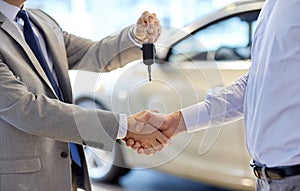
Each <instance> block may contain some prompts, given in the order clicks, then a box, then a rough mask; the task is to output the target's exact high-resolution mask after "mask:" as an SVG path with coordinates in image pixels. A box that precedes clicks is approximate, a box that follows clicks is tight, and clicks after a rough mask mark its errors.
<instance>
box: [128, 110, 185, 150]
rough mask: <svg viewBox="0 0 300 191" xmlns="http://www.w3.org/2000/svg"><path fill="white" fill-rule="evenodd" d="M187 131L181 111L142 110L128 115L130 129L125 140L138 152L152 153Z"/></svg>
mask: <svg viewBox="0 0 300 191" xmlns="http://www.w3.org/2000/svg"><path fill="white" fill-rule="evenodd" d="M185 131H186V126H185V124H184V121H183V118H182V115H181V112H180V111H176V112H173V113H171V114H167V115H166V114H162V113H158V112H157V111H142V112H139V113H137V114H134V115H132V116H130V117H128V131H127V135H126V137H125V138H123V141H125V142H126V145H127V146H128V147H131V148H132V149H133V150H134V151H137V153H138V154H146V155H152V154H154V153H156V152H157V151H161V150H162V149H163V147H164V146H165V145H167V144H169V143H170V140H171V138H172V137H173V136H175V135H177V134H178V133H181V132H185Z"/></svg>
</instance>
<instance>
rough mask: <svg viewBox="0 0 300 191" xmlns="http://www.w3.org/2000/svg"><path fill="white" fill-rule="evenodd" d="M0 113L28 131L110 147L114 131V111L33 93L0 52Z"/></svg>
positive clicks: (95, 145)
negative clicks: (69, 102)
mask: <svg viewBox="0 0 300 191" xmlns="http://www.w3.org/2000/svg"><path fill="white" fill-rule="evenodd" d="M0 92H1V99H0V117H1V119H2V120H4V121H6V123H8V124H10V125H12V126H14V127H15V128H17V129H19V130H21V131H23V132H26V133H28V134H31V135H38V136H44V137H49V138H53V139H56V140H59V141H63V142H75V143H78V144H87V145H89V146H93V147H98V148H101V149H104V150H111V149H112V146H113V143H114V142H115V140H116V136H117V131H118V125H119V123H118V120H119V119H118V115H117V114H115V113H112V112H106V111H102V110H87V109H82V108H80V107H77V106H76V105H72V104H66V103H62V102H60V101H58V100H56V99H50V98H49V97H47V96H45V95H42V94H33V93H31V92H30V91H28V87H27V86H26V84H24V83H23V82H22V81H20V80H19V79H18V76H15V75H14V74H13V72H12V71H11V70H10V68H9V67H8V66H7V65H6V64H5V63H4V60H3V59H2V58H1V55H0Z"/></svg>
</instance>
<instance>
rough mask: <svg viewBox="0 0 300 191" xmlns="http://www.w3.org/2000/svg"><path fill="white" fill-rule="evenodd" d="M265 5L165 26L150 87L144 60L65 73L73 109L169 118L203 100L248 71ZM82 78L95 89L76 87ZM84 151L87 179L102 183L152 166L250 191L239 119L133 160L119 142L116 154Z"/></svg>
mask: <svg viewBox="0 0 300 191" xmlns="http://www.w3.org/2000/svg"><path fill="white" fill-rule="evenodd" d="M263 4H264V1H241V2H237V3H233V4H230V5H228V6H226V7H224V8H223V9H220V10H218V11H216V12H214V13H213V14H210V15H208V16H207V17H205V18H201V19H199V20H197V21H195V22H194V23H192V24H191V25H189V26H187V27H185V28H183V29H180V30H179V29H172V28H170V27H165V28H166V29H165V30H164V31H166V32H164V33H163V34H162V37H161V38H160V41H159V42H157V43H156V48H157V59H156V63H155V64H153V65H152V77H153V79H152V81H151V82H149V81H148V73H147V67H146V66H145V65H144V64H143V63H142V60H138V61H134V62H132V63H130V64H128V65H127V66H125V67H124V68H122V69H118V70H116V71H112V72H109V73H105V74H96V73H90V72H74V71H73V72H70V75H71V77H72V78H73V79H76V80H75V82H73V86H74V94H75V98H76V103H77V104H78V105H80V106H83V107H88V108H91V107H92V108H101V109H105V110H110V111H114V112H119V113H125V114H127V115H131V114H134V113H136V112H139V111H141V110H145V109H158V110H159V111H160V112H162V113H170V112H172V111H175V110H178V109H180V108H183V107H186V106H189V105H192V104H195V103H197V102H199V101H202V100H203V99H204V98H205V96H207V95H209V94H214V93H217V92H218V90H219V89H220V88H222V87H224V86H226V85H227V84H229V83H231V82H232V81H234V80H235V79H237V78H238V77H240V76H241V75H242V74H245V73H246V72H247V71H248V69H249V67H250V64H251V62H250V49H251V42H252V36H253V31H254V28H255V25H256V20H257V17H258V15H259V12H260V10H261V8H262V6H263ZM75 75H76V76H75ZM86 79H89V82H91V83H89V84H92V85H89V86H86V85H81V83H80V82H82V81H85V82H86ZM85 151H86V156H87V159H88V163H89V171H90V175H91V177H92V178H93V179H95V180H99V181H113V180H116V179H117V178H119V177H120V176H122V175H124V174H126V173H127V172H128V171H129V169H132V168H155V169H157V170H160V171H164V172H167V173H171V174H175V175H178V176H182V177H185V178H189V179H193V180H197V181H200V182H204V183H208V184H212V185H216V186H220V187H225V188H233V189H238V190H254V185H255V178H254V176H253V174H252V172H251V169H250V167H249V159H250V157H249V155H248V153H247V150H246V148H245V144H244V129H243V121H242V120H239V121H236V122H233V123H231V124H229V125H223V124H221V123H220V124H217V125H215V127H214V128H210V129H207V130H202V131H199V132H196V133H190V134H181V135H179V136H177V137H175V138H174V139H173V140H172V144H171V145H170V146H167V147H165V148H164V150H163V151H162V152H160V153H158V154H156V155H153V156H151V157H147V156H138V155H137V154H136V153H135V152H133V151H131V150H130V149H128V148H126V146H124V145H123V144H121V143H120V142H118V143H116V146H115V149H114V151H113V152H104V151H101V150H97V149H93V148H89V147H86V149H85Z"/></svg>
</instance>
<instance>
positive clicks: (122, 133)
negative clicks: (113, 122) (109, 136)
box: [117, 114, 128, 139]
mask: <svg viewBox="0 0 300 191" xmlns="http://www.w3.org/2000/svg"><path fill="white" fill-rule="evenodd" d="M127 129H128V122H127V115H126V114H120V121H119V130H118V135H117V139H123V138H124V137H126V135H127Z"/></svg>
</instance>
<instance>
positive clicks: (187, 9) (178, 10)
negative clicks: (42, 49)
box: [26, 0, 236, 40]
mask: <svg viewBox="0 0 300 191" xmlns="http://www.w3.org/2000/svg"><path fill="white" fill-rule="evenodd" d="M234 1H236V0H188V1H186V0H163V1H162V0H126V1H124V0H110V1H107V0H47V1H40V0H28V1H27V2H26V7H30V8H39V9H42V10H44V11H46V12H47V13H48V14H49V15H51V16H52V17H53V18H54V19H55V20H56V21H57V22H58V23H59V24H60V25H61V27H62V28H63V29H64V30H66V31H68V32H69V33H73V34H76V35H79V36H83V37H86V38H89V39H93V40H99V39H101V38H103V37H105V36H107V35H109V34H111V33H113V32H116V31H119V30H121V29H122V28H124V27H126V26H128V25H131V24H134V23H135V22H136V20H137V19H138V18H139V16H140V15H141V14H142V12H143V11H145V10H147V11H149V12H155V13H156V14H157V16H158V18H159V19H160V22H161V24H162V25H166V26H172V27H175V28H181V27H183V26H185V25H187V24H189V23H191V22H193V21H194V20H196V19H198V18H199V17H203V16H205V15H206V14H208V13H210V12H212V11H213V10H216V9H218V8H221V7H223V6H225V5H226V4H229V3H230V2H234ZM82 20H84V21H85V22H81V21H82Z"/></svg>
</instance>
